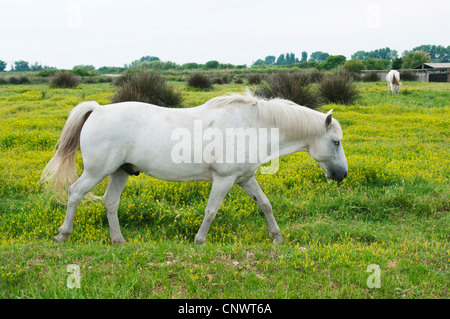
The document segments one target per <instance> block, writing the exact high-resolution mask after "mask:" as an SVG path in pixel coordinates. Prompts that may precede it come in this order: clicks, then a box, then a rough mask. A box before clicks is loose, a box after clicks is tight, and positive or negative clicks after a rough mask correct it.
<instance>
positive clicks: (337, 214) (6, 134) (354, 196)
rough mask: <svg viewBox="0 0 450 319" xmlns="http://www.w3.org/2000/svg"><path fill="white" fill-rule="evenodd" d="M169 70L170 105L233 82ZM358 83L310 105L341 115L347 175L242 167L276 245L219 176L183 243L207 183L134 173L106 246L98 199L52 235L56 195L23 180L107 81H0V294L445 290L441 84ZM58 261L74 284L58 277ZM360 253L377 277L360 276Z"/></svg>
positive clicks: (411, 293) (448, 162)
mask: <svg viewBox="0 0 450 319" xmlns="http://www.w3.org/2000/svg"><path fill="white" fill-rule="evenodd" d="M171 83H172V84H173V85H175V86H176V87H177V88H178V89H179V90H181V92H182V94H183V96H184V102H183V105H184V106H185V107H192V106H195V105H199V104H202V103H204V102H206V101H207V100H209V99H210V98H212V97H215V96H219V95H224V94H228V93H229V92H243V91H244V90H245V88H246V86H245V85H239V84H224V85H214V87H213V89H211V90H206V91H202V90H199V89H193V88H189V87H186V85H185V84H184V83H182V82H171ZM357 86H358V89H359V90H360V91H361V96H360V98H359V100H358V101H357V102H356V103H355V104H353V105H346V106H344V105H334V104H327V105H324V106H322V107H321V108H320V109H319V110H320V111H323V112H326V111H328V110H329V109H331V108H332V109H334V111H333V116H334V117H335V118H337V119H338V120H339V121H340V123H341V125H342V128H343V131H344V140H343V145H344V149H345V152H346V155H347V160H348V166H349V174H348V178H347V179H345V180H344V181H343V182H342V183H339V184H338V183H336V182H333V181H328V180H327V179H326V178H325V176H324V174H323V172H322V171H321V169H320V168H319V167H318V165H317V164H316V163H315V162H314V161H313V160H312V159H311V158H310V157H309V156H308V155H307V154H306V153H296V154H292V155H289V156H286V157H283V158H282V159H281V160H280V169H279V171H278V172H277V173H276V174H274V175H260V174H258V175H257V179H258V181H259V183H260V185H261V187H262V189H263V190H264V191H265V193H266V195H267V197H268V198H269V200H270V201H271V203H272V207H273V210H274V215H275V218H276V220H277V222H278V224H279V226H280V228H281V232H282V234H283V236H284V240H285V243H284V244H282V245H273V244H272V242H271V240H270V238H269V235H268V229H267V225H266V222H265V219H264V216H263V214H262V213H261V211H260V210H259V209H258V207H257V205H256V204H255V203H254V202H253V200H251V199H250V198H249V197H248V196H247V195H246V193H245V192H244V191H243V190H242V189H240V188H239V187H238V186H234V187H233V188H232V189H231V190H230V192H229V194H228V195H227V196H226V198H225V200H224V202H223V204H222V206H221V208H220V210H219V213H218V215H217V217H216V219H215V220H214V222H213V223H212V225H211V228H210V231H209V234H208V236H207V242H206V244H205V245H204V246H202V247H197V246H195V245H194V243H193V241H194V236H195V234H196V232H197V230H198V228H199V226H200V224H201V221H202V219H203V214H204V208H205V205H206V200H207V198H208V195H209V188H210V185H211V183H209V182H193V183H170V182H164V181H160V180H156V179H154V178H151V177H148V176H143V175H142V174H141V175H140V176H137V177H135V176H132V177H130V178H129V180H128V184H127V187H126V188H125V191H124V193H123V194H122V199H121V203H120V206H119V222H120V225H121V228H122V233H123V235H124V237H125V239H126V240H127V241H128V245H126V246H123V247H120V246H112V245H111V244H110V240H109V229H108V222H107V218H106V212H105V209H104V206H103V203H95V202H90V201H87V200H86V201H84V202H82V203H81V204H80V205H79V207H78V210H77V214H76V218H75V224H74V232H73V234H72V235H71V237H70V238H69V241H68V242H67V243H65V244H62V245H61V244H55V243H53V242H52V238H53V236H54V235H56V234H57V233H58V227H59V226H60V225H61V224H62V221H63V219H64V214H65V207H64V206H63V205H61V204H58V203H57V202H56V201H55V200H54V199H52V198H51V197H50V196H49V195H48V194H46V193H45V192H44V190H43V186H42V185H40V184H39V183H38V181H39V177H40V174H41V172H42V170H43V168H44V167H45V165H46V163H47V162H48V160H49V159H50V158H51V157H52V154H53V150H54V146H55V143H56V142H57V140H58V138H59V134H60V132H61V129H62V127H63V125H64V123H65V120H66V118H67V116H68V113H69V111H70V110H71V109H72V108H73V107H74V106H75V105H77V104H78V103H79V102H81V101H86V100H96V101H98V102H99V103H100V104H108V103H110V100H111V97H112V96H113V94H114V92H115V90H116V88H115V87H114V86H112V85H111V84H109V83H94V84H81V85H79V86H78V87H77V88H75V89H56V88H50V87H49V86H48V84H24V85H0V298H383V299H384V298H387V299H391V298H394V299H395V298H399V299H401V298H431V299H434V298H439V299H441V298H449V284H450V275H449V271H450V269H449V262H450V260H449V258H450V244H449V237H450V231H449V230H450V218H449V207H450V205H449V198H450V194H449V177H450V138H449V128H450V127H449V118H450V85H449V84H448V83H422V82H403V86H402V87H401V90H400V93H399V94H398V95H396V96H391V95H388V94H387V85H386V83H384V82H376V83H357ZM78 165H79V171H80V172H81V169H82V161H81V156H79V157H78ZM106 185H107V180H105V181H103V182H102V183H101V184H99V185H98V186H97V187H96V189H95V190H94V193H95V194H97V195H102V194H103V192H104V191H105V189H106ZM70 264H76V265H78V266H79V268H80V275H81V279H80V288H73V289H70V288H69V287H68V286H67V280H68V277H69V276H70V273H69V272H68V271H67V267H68V265H70ZM370 265H377V266H378V267H379V269H380V273H379V274H380V277H379V278H380V282H379V283H380V284H379V287H373V286H372V287H370V285H368V283H367V282H368V280H369V281H370V280H371V279H370V278H373V277H370V276H371V275H373V274H374V273H372V272H368V271H367V269H368V267H369V269H372V268H370Z"/></svg>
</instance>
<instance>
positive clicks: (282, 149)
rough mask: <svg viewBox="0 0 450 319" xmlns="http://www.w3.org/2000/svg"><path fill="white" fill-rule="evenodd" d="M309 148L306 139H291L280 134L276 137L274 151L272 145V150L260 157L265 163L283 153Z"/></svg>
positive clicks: (281, 155) (283, 154) (287, 153)
mask: <svg viewBox="0 0 450 319" xmlns="http://www.w3.org/2000/svg"><path fill="white" fill-rule="evenodd" d="M308 150H309V141H307V140H306V139H298V140H295V139H292V138H287V137H286V136H284V135H282V134H280V136H279V139H278V148H277V150H276V151H274V148H273V146H272V151H271V152H270V153H269V154H267V156H266V157H265V158H264V157H263V158H262V162H263V163H267V162H269V161H271V160H274V159H276V158H279V157H283V156H285V155H289V154H292V153H296V152H303V151H308Z"/></svg>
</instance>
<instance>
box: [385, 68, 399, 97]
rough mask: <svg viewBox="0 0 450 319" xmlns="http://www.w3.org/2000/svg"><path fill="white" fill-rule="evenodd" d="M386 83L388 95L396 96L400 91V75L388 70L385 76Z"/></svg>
mask: <svg viewBox="0 0 450 319" xmlns="http://www.w3.org/2000/svg"><path fill="white" fill-rule="evenodd" d="M386 81H387V83H388V93H389V92H392V94H397V93H398V90H399V89H400V85H402V84H401V83H400V73H399V72H398V71H397V70H390V71H389V72H388V74H387V75H386Z"/></svg>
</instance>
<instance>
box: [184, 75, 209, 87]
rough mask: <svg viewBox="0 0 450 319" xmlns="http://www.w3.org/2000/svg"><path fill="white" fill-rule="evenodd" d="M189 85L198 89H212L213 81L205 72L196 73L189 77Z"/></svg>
mask: <svg viewBox="0 0 450 319" xmlns="http://www.w3.org/2000/svg"><path fill="white" fill-rule="evenodd" d="M187 85H188V86H191V87H194V88H198V89H211V88H212V81H211V79H210V78H209V76H207V75H206V74H204V73H203V72H194V73H192V74H191V75H189V78H188V80H187Z"/></svg>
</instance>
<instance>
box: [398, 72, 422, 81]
mask: <svg viewBox="0 0 450 319" xmlns="http://www.w3.org/2000/svg"><path fill="white" fill-rule="evenodd" d="M400 79H401V80H405V81H417V79H418V76H417V74H416V73H415V72H414V71H411V70H402V71H400Z"/></svg>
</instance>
